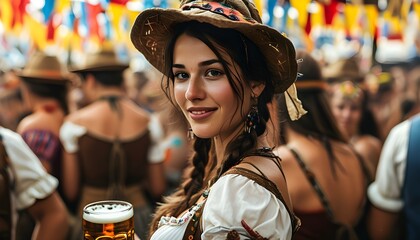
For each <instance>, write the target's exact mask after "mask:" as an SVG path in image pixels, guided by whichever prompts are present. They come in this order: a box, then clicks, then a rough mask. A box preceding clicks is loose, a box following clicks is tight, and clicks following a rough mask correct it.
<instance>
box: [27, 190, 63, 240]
mask: <svg viewBox="0 0 420 240" xmlns="http://www.w3.org/2000/svg"><path fill="white" fill-rule="evenodd" d="M27 210H28V212H29V213H30V214H31V216H32V217H33V218H34V219H35V220H36V221H37V231H36V232H35V233H34V234H35V236H33V238H34V239H39V240H49V239H51V240H60V239H66V236H67V234H68V231H69V218H68V215H67V210H66V207H65V205H64V203H63V201H62V200H61V198H60V196H59V195H58V193H57V192H53V193H52V194H51V195H49V196H48V197H46V198H45V199H40V200H36V201H35V203H34V204H33V205H31V206H30V207H28V209H27Z"/></svg>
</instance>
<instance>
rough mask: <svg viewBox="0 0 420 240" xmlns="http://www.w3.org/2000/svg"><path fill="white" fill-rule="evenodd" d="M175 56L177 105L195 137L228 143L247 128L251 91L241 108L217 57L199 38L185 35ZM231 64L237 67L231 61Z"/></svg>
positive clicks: (248, 92) (247, 93)
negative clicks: (217, 139) (226, 141)
mask: <svg viewBox="0 0 420 240" xmlns="http://www.w3.org/2000/svg"><path fill="white" fill-rule="evenodd" d="M222 55H223V54H222ZM173 56H174V57H173V66H172V72H173V74H174V97H175V101H176V103H177V104H178V105H179V107H180V108H181V109H182V112H183V113H184V115H185V117H186V118H187V120H188V122H189V123H190V125H191V128H192V130H193V132H194V134H195V135H197V136H198V137H200V138H211V137H214V136H221V137H222V138H223V139H226V138H228V137H229V136H231V135H232V134H233V133H234V132H235V131H237V130H239V129H240V128H241V127H243V126H244V116H245V114H246V112H247V111H248V110H249V108H250V103H249V99H250V90H249V89H248V88H246V89H245V93H244V94H245V98H244V99H245V101H244V103H243V107H242V108H241V105H240V103H239V100H238V98H237V96H236V95H235V93H234V91H233V89H232V87H231V85H230V83H229V80H228V78H227V75H226V73H225V70H224V68H223V65H222V63H221V62H220V60H219V59H218V58H217V56H216V55H215V53H214V52H213V51H212V50H211V49H210V48H209V47H208V46H207V45H206V44H204V43H203V42H202V41H200V40H198V39H197V38H194V37H191V36H188V35H185V34H183V35H181V36H180V37H179V38H178V39H177V41H176V42H175V46H174V54H173ZM223 57H224V58H225V56H223ZM225 59H230V58H229V57H226V58H225ZM228 64H229V66H234V63H233V62H229V60H228ZM236 69H238V66H236ZM239 76H240V77H241V73H239ZM241 109H242V110H241Z"/></svg>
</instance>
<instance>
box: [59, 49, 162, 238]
mask: <svg viewBox="0 0 420 240" xmlns="http://www.w3.org/2000/svg"><path fill="white" fill-rule="evenodd" d="M127 67H128V65H126V64H123V63H121V62H119V61H118V59H117V57H116V55H115V53H114V52H113V51H112V50H110V49H102V50H101V51H98V52H96V53H92V54H90V55H87V59H86V63H85V64H83V65H81V66H78V67H77V68H74V69H73V70H72V71H74V72H76V73H78V74H79V75H80V76H81V78H82V89H83V93H84V95H85V97H86V98H87V99H88V101H89V102H90V103H89V104H88V105H87V106H86V107H84V108H81V109H80V110H78V111H75V112H73V113H71V114H70V115H69V116H68V117H67V118H66V121H65V123H64V124H63V126H62V128H61V130H60V138H61V140H62V142H63V145H64V147H65V154H64V167H65V169H66V172H65V175H64V179H63V185H64V190H65V194H66V197H67V198H69V199H70V200H72V201H77V219H78V220H80V219H81V218H80V216H81V211H82V209H83V207H84V206H85V205H87V204H88V203H91V202H95V201H99V200H104V199H119V200H125V201H128V202H130V203H131V204H133V207H134V222H135V226H134V228H135V232H136V234H137V235H139V237H140V238H141V239H144V238H145V237H146V233H147V229H148V224H149V222H150V220H151V214H152V203H154V201H157V200H158V199H160V197H161V194H162V193H163V192H164V191H165V177H164V170H163V163H162V162H163V158H161V157H160V156H161V155H162V154H160V152H159V149H154V148H153V146H154V145H153V140H154V139H153V133H152V132H151V130H150V128H149V125H150V117H149V113H148V112H147V111H145V110H143V109H141V108H140V107H138V106H137V105H136V104H135V103H134V102H133V101H132V100H130V99H129V98H128V97H127V96H126V92H125V90H124V84H123V75H122V74H123V71H124V69H126V68H127ZM156 154H157V155H156ZM156 156H157V157H156ZM147 193H150V196H151V199H150V200H152V203H151V202H150V201H149V198H148V196H149V195H148V194H147ZM77 234H78V233H75V235H76V239H80V237H81V236H80V235H77Z"/></svg>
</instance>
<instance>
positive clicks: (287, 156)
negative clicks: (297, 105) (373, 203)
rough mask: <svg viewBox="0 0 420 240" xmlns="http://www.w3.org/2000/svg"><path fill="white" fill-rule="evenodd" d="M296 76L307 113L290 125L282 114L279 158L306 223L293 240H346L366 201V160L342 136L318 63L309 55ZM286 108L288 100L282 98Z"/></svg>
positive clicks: (296, 207)
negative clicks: (298, 75)
mask: <svg viewBox="0 0 420 240" xmlns="http://www.w3.org/2000/svg"><path fill="white" fill-rule="evenodd" d="M297 59H303V60H302V62H301V63H300V64H299V68H298V71H299V73H302V76H301V77H300V78H299V79H298V80H297V82H296V86H297V89H298V91H299V98H300V99H301V100H302V104H303V106H304V108H305V110H307V111H308V113H307V114H306V115H304V116H303V117H302V118H301V119H299V120H297V121H290V119H289V117H288V114H287V112H286V111H282V112H281V114H280V122H281V125H280V127H282V128H281V131H280V132H281V134H283V138H282V142H283V143H284V144H283V145H281V146H280V147H278V148H277V149H275V153H277V154H278V156H280V158H281V159H282V165H283V169H284V173H285V175H286V179H287V184H288V187H289V193H290V196H291V199H292V203H293V210H294V212H295V214H296V215H297V217H299V218H300V219H301V221H302V227H301V229H300V230H299V231H298V232H297V234H296V237H295V238H294V239H347V238H345V236H347V237H348V236H352V235H353V236H354V234H355V231H353V230H352V229H353V228H355V227H356V226H357V224H358V223H359V221H360V220H361V218H362V216H363V214H364V209H365V202H366V188H367V184H368V181H369V179H368V176H371V175H372V174H373V172H367V169H366V168H365V166H364V164H363V161H362V160H361V159H359V158H358V157H357V155H356V153H355V151H353V150H352V148H351V147H350V145H349V144H348V143H347V142H346V139H345V138H344V137H343V136H342V134H341V132H340V131H339V129H338V127H337V125H336V123H335V119H334V116H333V115H332V112H331V109H330V105H329V102H328V99H327V97H326V94H327V92H326V89H327V87H328V86H327V84H326V83H325V82H323V80H322V76H321V70H320V67H319V65H318V62H316V60H315V59H314V58H312V57H311V56H310V55H309V54H308V53H307V52H304V51H301V50H300V51H298V53H297ZM279 100H280V103H279V106H280V107H283V108H284V107H285V103H284V98H283V97H281V98H279Z"/></svg>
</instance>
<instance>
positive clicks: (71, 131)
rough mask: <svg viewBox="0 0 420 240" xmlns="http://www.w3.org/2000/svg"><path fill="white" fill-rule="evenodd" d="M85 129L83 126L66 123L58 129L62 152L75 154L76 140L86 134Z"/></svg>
mask: <svg viewBox="0 0 420 240" xmlns="http://www.w3.org/2000/svg"><path fill="white" fill-rule="evenodd" d="M86 132H87V129H86V128H85V127H83V126H80V125H77V124H74V123H72V122H69V121H66V122H64V123H63V125H62V126H61V128H60V140H61V143H62V144H63V147H64V150H65V151H66V152H68V153H75V152H77V151H78V150H79V148H78V145H77V140H78V139H79V137H81V136H83V135H84V134H86Z"/></svg>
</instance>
